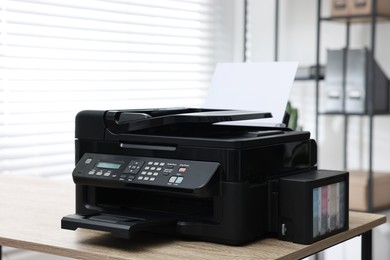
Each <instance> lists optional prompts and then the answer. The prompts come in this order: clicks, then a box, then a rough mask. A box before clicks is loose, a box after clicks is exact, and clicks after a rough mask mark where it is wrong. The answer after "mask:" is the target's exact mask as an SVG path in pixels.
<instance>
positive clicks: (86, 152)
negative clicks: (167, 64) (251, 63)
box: [61, 108, 348, 245]
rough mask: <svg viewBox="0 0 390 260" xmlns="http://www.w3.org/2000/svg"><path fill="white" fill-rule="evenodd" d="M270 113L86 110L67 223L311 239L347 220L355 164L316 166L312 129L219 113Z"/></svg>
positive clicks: (118, 232) (120, 231)
mask: <svg viewBox="0 0 390 260" xmlns="http://www.w3.org/2000/svg"><path fill="white" fill-rule="evenodd" d="M266 117H271V114H270V113H260V112H248V111H234V110H215V109H197V108H186V109H184V108H183V109H181V108H172V109H144V110H109V111H81V112H79V113H78V115H77V116H76V131H75V132H76V141H75V142H76V162H77V164H76V167H75V169H74V171H73V173H72V175H73V180H74V182H75V184H76V212H75V214H72V215H68V216H65V217H63V218H62V221H61V226H62V228H64V229H71V230H75V229H77V228H87V229H94V230H101V231H107V232H111V233H112V234H113V235H114V236H116V237H121V238H130V237H132V236H137V232H141V231H142V232H159V233H166V234H171V235H178V236H181V237H186V238H189V239H196V240H204V241H211V242H216V243H224V244H229V245H241V244H244V243H248V242H250V241H253V240H255V239H259V238H263V237H269V236H275V237H278V238H279V239H283V240H288V241H293V242H296V243H304V244H309V243H312V242H315V241H318V240H320V239H322V238H325V237H328V236H331V235H333V234H335V233H338V232H341V231H344V230H346V229H347V228H348V173H347V172H339V171H325V170H317V167H316V165H317V154H316V150H317V147H316V143H315V141H314V140H312V139H310V133H309V132H303V131H293V130H291V129H288V128H284V127H260V126H257V127H255V126H234V125H223V124H220V122H226V121H234V120H248V119H258V118H266Z"/></svg>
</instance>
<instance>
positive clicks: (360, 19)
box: [315, 0, 390, 212]
mask: <svg viewBox="0 0 390 260" xmlns="http://www.w3.org/2000/svg"><path fill="white" fill-rule="evenodd" d="M377 4H378V3H377V0H372V6H371V14H368V15H354V16H337V17H323V16H322V0H317V5H318V6H317V42H316V50H317V51H316V65H317V67H316V68H317V73H316V75H317V77H316V79H315V81H316V96H315V102H316V123H315V124H316V137H317V139H318V137H319V117H320V116H321V115H327V116H334V115H341V116H343V117H344V143H343V149H344V151H343V161H344V168H345V169H346V170H347V169H348V163H347V161H348V160H347V158H348V138H347V136H348V122H349V117H350V116H367V117H368V118H369V120H368V121H369V122H368V124H369V126H368V128H369V134H368V135H369V136H368V138H369V139H368V140H369V145H368V146H369V147H368V160H369V161H368V183H367V186H368V196H367V205H368V211H369V212H372V210H373V131H374V122H373V119H374V116H375V113H374V111H373V95H374V93H373V89H374V88H373V87H369V88H368V89H367V97H366V99H367V113H364V114H348V113H321V112H320V111H319V99H320V98H319V93H320V79H319V76H318V75H320V74H319V66H320V50H321V46H320V37H321V23H322V22H341V23H344V24H345V26H346V32H345V35H346V38H345V48H344V52H343V66H342V67H343V68H342V69H343V74H342V75H343V80H342V89H343V97H344V99H343V104H342V106H343V111H345V97H346V95H345V94H346V70H347V64H346V63H347V62H346V60H347V59H346V56H347V51H346V50H348V49H349V47H350V27H351V25H352V24H355V23H356V24H357V23H367V22H369V23H370V25H371V36H370V51H371V52H370V53H371V56H370V58H369V59H368V62H369V68H370V70H371V71H369V72H368V77H369V78H368V82H369V86H375V84H376V82H375V81H376V80H375V77H374V76H373V75H374V71H375V67H374V62H375V60H374V58H375V51H376V46H375V43H376V29H377V22H378V21H379V20H389V21H390V16H385V15H381V14H378V13H377V12H376V10H377Z"/></svg>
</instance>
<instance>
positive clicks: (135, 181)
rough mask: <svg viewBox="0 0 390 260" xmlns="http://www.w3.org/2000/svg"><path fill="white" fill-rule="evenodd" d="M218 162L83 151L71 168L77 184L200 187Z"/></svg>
mask: <svg viewBox="0 0 390 260" xmlns="http://www.w3.org/2000/svg"><path fill="white" fill-rule="evenodd" d="M218 168H219V163H215V162H201V161H188V160H176V159H163V158H151V157H136V156H122V155H109V154H93V153H86V154H84V155H83V157H82V158H81V159H80V160H79V162H78V163H77V165H76V168H75V169H74V171H73V180H74V181H75V183H76V184H84V185H99V186H107V187H130V186H134V185H147V186H149V187H150V186H158V187H166V188H173V189H177V188H181V189H191V190H195V189H201V188H203V187H204V186H206V185H207V184H208V183H209V182H210V180H211V179H212V177H213V176H214V175H215V174H216V173H217V170H218Z"/></svg>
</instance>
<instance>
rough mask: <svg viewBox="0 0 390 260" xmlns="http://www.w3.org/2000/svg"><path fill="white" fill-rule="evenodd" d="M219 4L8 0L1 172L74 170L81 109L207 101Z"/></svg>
mask: <svg viewBox="0 0 390 260" xmlns="http://www.w3.org/2000/svg"><path fill="white" fill-rule="evenodd" d="M219 1H220V0H185V1H181V0H148V1H145V0H82V1H80V0H66V1H64V0H9V1H8V0H2V1H0V5H1V10H0V26H1V27H0V33H1V35H0V58H1V63H0V173H12V174H34V175H41V176H58V175H61V174H65V175H67V176H70V173H71V171H72V168H73V165H74V142H73V140H74V117H75V114H76V113H77V112H78V111H80V110H83V109H120V108H126V109H128V108H147V107H172V106H185V107H191V106H195V107H196V106H200V105H201V104H202V102H203V99H204V96H205V94H206V91H207V87H208V85H209V81H210V78H211V74H212V72H213V68H214V66H215V62H216V61H215V57H216V54H215V53H216V51H217V49H218V48H217V47H218V46H216V42H218V39H217V38H216V37H221V33H216V30H217V27H218V16H219V14H218V10H219V7H218V2H219Z"/></svg>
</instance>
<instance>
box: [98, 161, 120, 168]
mask: <svg viewBox="0 0 390 260" xmlns="http://www.w3.org/2000/svg"><path fill="white" fill-rule="evenodd" d="M121 165H122V164H120V163H111V162H99V163H98V164H96V167H98V168H104V169H112V170H117V169H119V168H120V167H121Z"/></svg>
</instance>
